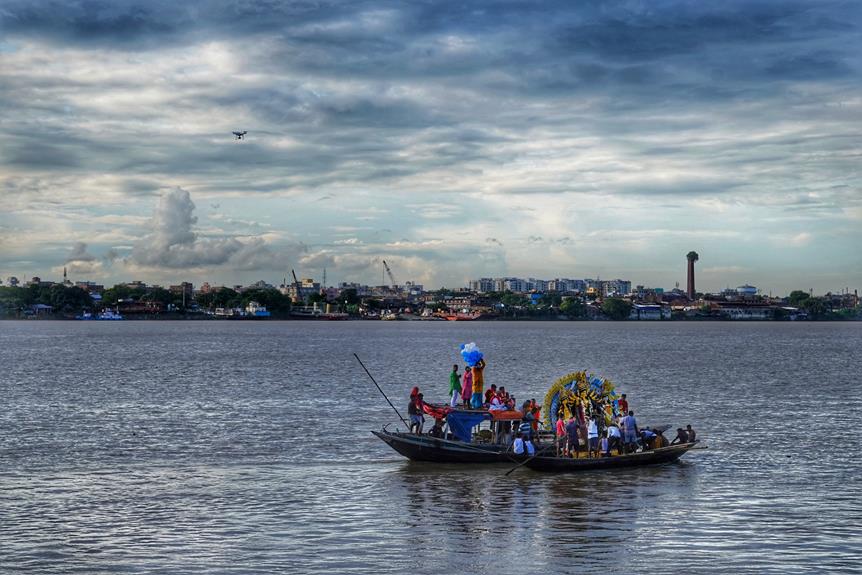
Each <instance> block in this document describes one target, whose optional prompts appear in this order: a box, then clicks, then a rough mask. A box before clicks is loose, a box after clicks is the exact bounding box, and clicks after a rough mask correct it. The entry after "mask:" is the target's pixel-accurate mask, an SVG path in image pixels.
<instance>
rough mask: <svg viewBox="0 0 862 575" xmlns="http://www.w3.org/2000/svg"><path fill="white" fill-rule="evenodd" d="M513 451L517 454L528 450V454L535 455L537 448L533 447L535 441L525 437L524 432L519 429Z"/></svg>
mask: <svg viewBox="0 0 862 575" xmlns="http://www.w3.org/2000/svg"><path fill="white" fill-rule="evenodd" d="M512 451H513V452H514V453H515V455H524V451H526V452H527V455H535V453H536V448H535V447H533V443H532V442H531V441H530V440H529V439H524V434H523V433H521V432H520V431H519V432H518V433H516V434H515V441H514V442H513V443H512Z"/></svg>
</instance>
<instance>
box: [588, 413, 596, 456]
mask: <svg viewBox="0 0 862 575" xmlns="http://www.w3.org/2000/svg"><path fill="white" fill-rule="evenodd" d="M587 442H588V443H589V447H588V449H589V450H590V451H589V456H590V457H592V456H593V452H594V451H595V453H596V457H598V456H599V425H598V424H597V423H596V416H595V415H594V416H592V417H590V422H589V423H588V424H587Z"/></svg>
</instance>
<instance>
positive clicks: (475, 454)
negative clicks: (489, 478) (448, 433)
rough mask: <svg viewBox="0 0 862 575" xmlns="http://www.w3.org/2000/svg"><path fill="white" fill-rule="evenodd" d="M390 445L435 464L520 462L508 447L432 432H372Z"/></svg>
mask: <svg viewBox="0 0 862 575" xmlns="http://www.w3.org/2000/svg"><path fill="white" fill-rule="evenodd" d="M371 433H373V434H374V435H376V436H377V437H379V438H380V439H382V440H383V441H384V442H385V443H386V444H387V445H388V446H389V447H391V448H392V449H394V450H395V451H397V452H398V453H400V454H401V455H403V456H404V457H407V458H408V459H411V460H413V461H431V462H435V463H511V462H512V461H517V459H516V458H515V456H513V455H512V454H511V453H508V450H507V449H506V446H504V445H494V444H490V445H487V444H473V443H464V442H463V441H455V440H451V439H438V438H436V437H431V436H429V435H414V434H412V433H398V432H390V431H372V432H371Z"/></svg>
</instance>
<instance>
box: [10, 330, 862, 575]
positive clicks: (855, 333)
mask: <svg viewBox="0 0 862 575" xmlns="http://www.w3.org/2000/svg"><path fill="white" fill-rule="evenodd" d="M473 340H475V341H476V342H477V343H478V344H479V346H480V347H481V348H482V349H483V351H484V352H485V354H486V357H487V359H488V368H487V370H486V379H487V383H488V384H490V383H497V384H498V385H505V386H506V387H507V388H508V389H510V390H513V391H514V392H515V395H516V396H518V397H519V398H527V397H536V398H539V399H541V398H542V397H543V395H544V392H545V390H546V389H547V387H548V385H549V384H550V383H551V382H552V381H553V380H554V379H556V378H557V377H559V376H560V375H563V374H565V373H567V372H570V371H575V370H578V369H584V368H586V369H589V370H592V371H594V372H596V373H597V374H601V375H604V376H606V377H610V378H611V379H613V380H614V381H615V382H616V383H617V385H618V387H620V388H623V390H624V391H627V392H628V394H629V398H630V399H631V400H632V401H631V403H632V406H633V408H634V409H635V410H636V412H637V413H638V419H639V420H640V421H641V422H654V423H670V424H674V426H676V425H679V424H683V425H684V424H686V423H692V424H693V425H694V427H695V429H697V430H698V432H699V436H700V437H701V438H702V439H704V440H705V441H706V442H707V443H708V445H709V447H710V449H709V450H706V451H700V452H693V453H689V454H688V455H686V456H685V457H684V458H683V460H682V461H681V462H679V463H677V464H671V465H666V466H659V467H652V468H644V469H635V470H627V471H626V470H623V471H613V472H592V473H584V474H581V475H546V474H540V473H537V472H533V471H530V470H527V469H519V470H517V471H515V472H514V473H513V474H512V475H510V476H508V477H505V476H504V473H505V471H506V470H507V469H508V466H507V465H502V466H497V465H495V466H458V465H450V466H440V465H431V464H420V463H410V462H408V461H406V460H404V459H403V458H401V457H400V456H399V455H398V454H396V453H395V452H394V451H391V450H390V448H389V447H387V446H386V445H385V444H383V443H382V442H380V441H379V440H377V439H376V438H374V437H373V436H372V435H371V434H370V433H369V430H370V429H375V428H380V427H381V426H382V425H384V424H386V423H388V422H391V421H393V420H395V419H396V418H395V416H394V414H393V413H392V411H391V409H390V408H389V407H388V406H387V405H386V403H385V402H384V401H383V400H382V398H381V397H380V396H379V394H378V392H377V390H376V389H375V388H374V386H373V385H372V384H371V383H370V381H368V379H367V377H366V376H365V374H364V372H362V371H361V368H359V366H358V365H357V364H356V362H355V360H354V359H353V357H352V355H351V354H352V352H354V351H355V352H357V353H358V354H359V355H360V357H362V358H363V359H364V360H365V361H366V364H367V365H368V366H369V368H370V369H371V370H372V373H374V374H375V375H376V376H377V378H378V381H379V382H380V383H381V385H382V386H383V387H384V389H385V390H386V391H387V393H389V394H390V395H391V397H392V398H393V400H394V401H395V402H396V405H397V406H398V407H399V408H402V407H403V405H402V404H406V395H407V393H408V390H409V388H410V387H412V386H413V385H419V386H420V387H421V388H422V389H423V391H424V392H425V394H426V398H430V399H432V400H433V399H438V400H442V399H443V396H444V393H445V391H446V387H447V384H448V379H447V375H448V370H449V369H450V368H451V364H452V363H453V362H454V361H455V360H456V359H457V355H456V350H457V346H458V344H460V343H463V342H465V341H473ZM860 349H862V324H859V323H856V324H837V323H818V324H801V323H800V324H790V323H787V324H775V323H768V324H731V323H697V324H695V323H661V324H647V323H642V324H633V323H622V324H620V323H538V322H536V323H532V322H530V323H527V322H522V323H503V322H499V323H496V322H494V323H492V322H489V323H483V322H472V323H458V324H454V323H443V322H441V323H437V322H380V323H374V322H343V323H342V322H333V323H316V322H260V323H242V322H116V323H108V322H105V323H101V322H98V323H97V322H86V323H85V322H81V323H72V322H65V323H63V322H56V323H54V322H2V323H0V397H2V400H3V403H2V409H0V572H2V573H16V572H24V573H52V574H53V573H118V572H125V573H273V572H284V573H288V572H289V573H408V572H409V573H440V572H445V573H456V572H457V573H497V572H501V573H543V574H550V573H591V572H594V573H616V572H619V573H634V572H638V573H650V572H654V573H673V572H677V573H682V572H688V573H740V572H759V573H766V572H772V573H814V572H827V571H831V572H853V571H856V572H858V569H859V561H860V560H862V528H861V527H860V525H862V483H860V471H862V469H860V464H859V457H860V454H859V445H860V438H859V430H860V429H862V417H860V404H862V402H860V399H862V392H860V384H862V381H860V380H862V376H860V374H862V359H860Z"/></svg>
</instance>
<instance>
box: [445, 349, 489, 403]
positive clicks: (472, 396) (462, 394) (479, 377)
mask: <svg viewBox="0 0 862 575" xmlns="http://www.w3.org/2000/svg"><path fill="white" fill-rule="evenodd" d="M491 387H493V388H494V389H495V390H496V388H497V386H495V385H494V386H491ZM484 391H485V360H484V359H480V360H479V361H478V362H476V364H475V365H472V366H470V365H468V366H466V367H465V368H464V375H463V376H462V375H460V374H459V373H458V364H457V363H456V364H454V365H453V366H452V371H451V373H450V374H449V398H450V399H449V405H450V406H451V407H453V408H454V407H458V406H459V405H462V406H463V407H465V408H472V409H481V408H482V406H483V404H484V403H488V401H487V394H486V396H485V397H483V393H484Z"/></svg>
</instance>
